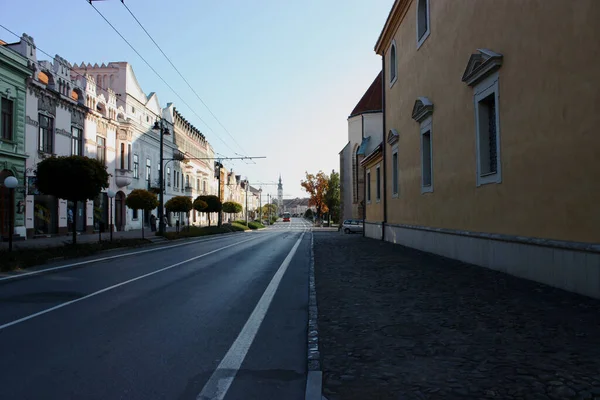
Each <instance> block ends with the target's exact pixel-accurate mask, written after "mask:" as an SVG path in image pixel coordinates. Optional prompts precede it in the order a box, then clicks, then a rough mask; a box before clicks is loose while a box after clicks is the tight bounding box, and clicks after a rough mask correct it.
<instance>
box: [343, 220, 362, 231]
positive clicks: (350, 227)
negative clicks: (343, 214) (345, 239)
mask: <svg viewBox="0 0 600 400" xmlns="http://www.w3.org/2000/svg"><path fill="white" fill-rule="evenodd" d="M363 227H364V224H363V220H362V219H347V220H345V221H344V223H343V224H342V229H341V230H343V231H344V233H355V232H356V233H358V232H362V231H363Z"/></svg>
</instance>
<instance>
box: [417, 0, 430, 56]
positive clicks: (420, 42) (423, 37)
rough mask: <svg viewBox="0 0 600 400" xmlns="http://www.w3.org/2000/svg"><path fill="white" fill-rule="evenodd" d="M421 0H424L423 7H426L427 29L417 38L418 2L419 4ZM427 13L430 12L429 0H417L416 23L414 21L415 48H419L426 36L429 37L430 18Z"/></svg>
mask: <svg viewBox="0 0 600 400" xmlns="http://www.w3.org/2000/svg"><path fill="white" fill-rule="evenodd" d="M422 1H424V2H425V7H426V14H427V30H426V31H425V32H424V33H423V36H421V37H420V38H419V4H421V2H422ZM429 14H430V8H429V0H417V23H416V29H417V50H419V49H420V48H421V45H423V43H424V42H425V40H427V38H428V37H429V34H430V33H431V19H430V18H429Z"/></svg>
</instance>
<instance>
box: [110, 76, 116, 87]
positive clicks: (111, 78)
mask: <svg viewBox="0 0 600 400" xmlns="http://www.w3.org/2000/svg"><path fill="white" fill-rule="evenodd" d="M114 84H115V76H114V75H113V74H110V88H111V89H114V87H113V86H114Z"/></svg>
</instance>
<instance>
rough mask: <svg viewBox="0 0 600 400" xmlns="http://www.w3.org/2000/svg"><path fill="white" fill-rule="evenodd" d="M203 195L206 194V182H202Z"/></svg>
mask: <svg viewBox="0 0 600 400" xmlns="http://www.w3.org/2000/svg"><path fill="white" fill-rule="evenodd" d="M202 193H204V194H206V181H202Z"/></svg>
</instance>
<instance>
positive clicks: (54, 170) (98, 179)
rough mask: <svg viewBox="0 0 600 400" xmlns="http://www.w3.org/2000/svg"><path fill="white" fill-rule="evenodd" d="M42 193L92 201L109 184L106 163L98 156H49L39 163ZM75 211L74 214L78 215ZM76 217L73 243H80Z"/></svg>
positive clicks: (73, 224) (75, 203)
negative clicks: (78, 241) (99, 159)
mask: <svg viewBox="0 0 600 400" xmlns="http://www.w3.org/2000/svg"><path fill="white" fill-rule="evenodd" d="M36 176H37V187H38V189H39V191H40V192H42V193H44V194H46V195H51V196H55V197H58V198H59V199H64V200H68V201H71V202H73V205H74V206H73V207H74V208H75V210H77V203H78V202H80V201H87V200H92V199H94V198H95V197H96V196H98V195H99V194H100V193H101V192H102V190H104V189H106V188H107V187H108V185H109V183H108V179H109V174H108V172H107V171H106V166H105V165H104V164H103V163H101V162H100V161H98V160H96V159H95V158H89V157H84V156H68V157H49V158H46V159H44V160H42V161H40V163H39V164H38V166H37V172H36ZM75 210H73V214H75ZM76 220H77V219H76V218H75V217H73V219H72V221H71V223H72V229H73V244H76V243H77V229H76V227H77V225H76Z"/></svg>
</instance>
